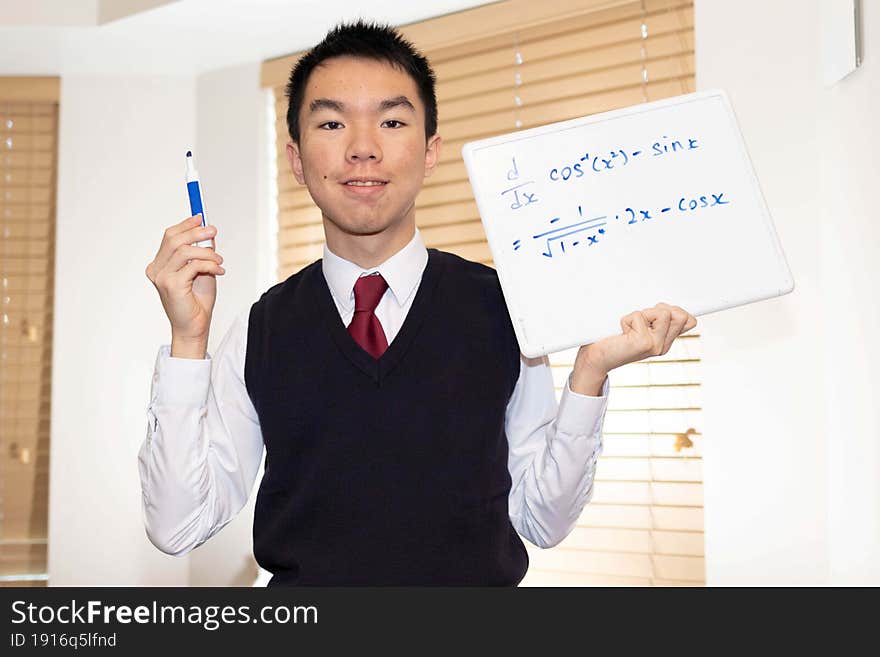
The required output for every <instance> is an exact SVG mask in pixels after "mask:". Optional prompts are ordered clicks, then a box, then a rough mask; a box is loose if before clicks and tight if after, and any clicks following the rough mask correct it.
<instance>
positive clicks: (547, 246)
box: [513, 192, 730, 258]
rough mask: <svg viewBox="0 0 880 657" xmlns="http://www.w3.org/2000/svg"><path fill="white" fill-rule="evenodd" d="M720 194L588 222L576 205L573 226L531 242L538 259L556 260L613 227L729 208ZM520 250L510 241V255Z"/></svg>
mask: <svg viewBox="0 0 880 657" xmlns="http://www.w3.org/2000/svg"><path fill="white" fill-rule="evenodd" d="M724 194H725V193H724V192H721V193H718V194H714V193H713V194H705V195H700V196H680V197H678V199H677V200H676V201H675V202H673V203H670V204H669V205H666V206H663V207H655V208H633V207H627V208H625V209H624V210H622V211H619V212H616V213H614V214H613V215H612V214H603V215H598V216H595V217H592V218H589V219H584V218H583V217H584V211H583V207H582V206H580V205H579V206H578V209H577V211H578V218H577V220H575V221H574V223H566V224H565V225H563V226H557V227H554V228H551V229H550V230H545V231H541V232H539V233H537V234H536V235H532V236H531V238H532V240H538V244H539V245H540V247H539V248H540V249H541V255H542V256H544V257H546V258H554V257H560V256H563V255H565V254H566V253H569V252H571V251H572V250H574V249H575V248H577V247H580V248H583V247H592V246H594V245H597V244H599V239H600V238H603V239H604V237H605V236H606V233H607V232H608V230H610V229H611V227H612V226H614V225H620V226H631V225H633V224H640V223H641V222H643V221H647V220H649V219H658V218H662V217H663V216H664V215H666V214H667V213H670V212H671V213H673V214H676V213H677V214H684V213H690V212H694V211H698V210H702V209H704V208H712V207H715V206H719V205H728V204H730V199H727V198H725V196H724ZM560 221H561V217H553V218H552V219H550V220H549V224H548V225H550V226H553V225H554V224H556V223H558V222H560ZM566 245H567V250H566ZM522 246H523V241H522V239H518V240H514V241H513V250H514V251H519V250H520V249H521V248H522Z"/></svg>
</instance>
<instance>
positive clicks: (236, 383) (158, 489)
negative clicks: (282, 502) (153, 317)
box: [138, 310, 263, 556]
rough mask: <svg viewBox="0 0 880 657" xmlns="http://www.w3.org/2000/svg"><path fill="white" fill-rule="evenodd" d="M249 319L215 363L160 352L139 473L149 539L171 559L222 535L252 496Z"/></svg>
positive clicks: (255, 435) (255, 428)
mask: <svg viewBox="0 0 880 657" xmlns="http://www.w3.org/2000/svg"><path fill="white" fill-rule="evenodd" d="M249 313H250V310H248V311H247V312H245V313H242V314H241V315H240V316H239V317H237V318H236V320H235V322H234V323H233V325H232V327H231V328H230V329H229V331H228V332H227V333H226V335H225V336H224V338H223V340H222V341H221V343H220V346H219V347H218V349H217V353H216V354H215V356H214V358H211V356H210V354H209V355H208V357H207V358H205V359H202V360H199V359H190V358H172V357H171V355H170V352H171V347H170V346H169V345H163V346H162V347H160V348H159V353H158V356H157V358H156V366H155V370H154V373H153V383H152V387H151V393H150V403H149V406H148V408H147V435H146V438H145V440H144V442H143V444H142V445H141V448H140V451H139V452H138V472H139V474H140V480H141V491H142V499H143V511H144V525H145V528H146V532H147V536H148V537H149V539H150V541H151V542H152V543H153V545H155V546H156V547H157V548H159V549H160V550H161V551H162V552H165V553H167V554H172V555H175V556H179V555H183V554H186V553H187V552H189V551H190V550H192V549H193V548H196V547H198V546H199V545H201V544H202V543H204V542H205V541H206V540H208V539H209V538H210V537H211V536H213V535H214V534H216V533H217V532H218V531H220V530H221V529H222V528H223V527H224V526H225V525H226V524H228V523H229V522H230V521H231V520H232V519H233V518H234V517H235V515H236V514H237V513H238V512H239V511H241V509H242V507H244V505H245V503H246V502H247V499H248V496H249V494H250V491H251V489H252V488H253V484H254V481H255V479H256V476H257V472H258V470H259V466H260V460H261V458H262V455H263V437H262V434H261V432H260V425H259V420H258V418H257V413H256V411H255V409H254V407H253V404H252V403H251V400H250V397H249V396H248V394H247V389H246V388H245V383H244V359H245V352H246V348H247V323H248V317H249Z"/></svg>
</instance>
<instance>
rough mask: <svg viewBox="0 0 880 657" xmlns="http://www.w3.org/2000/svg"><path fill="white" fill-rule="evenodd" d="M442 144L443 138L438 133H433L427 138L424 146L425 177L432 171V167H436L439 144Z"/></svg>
mask: <svg viewBox="0 0 880 657" xmlns="http://www.w3.org/2000/svg"><path fill="white" fill-rule="evenodd" d="M442 144H443V140H442V139H441V138H440V135H439V134H435V135H434V136H433V137H431V138H430V139H429V140H428V145H427V147H426V148H425V178H427V177H428V176H430V175H431V174H432V173H434V169H436V168H437V163H438V162H439V161H440V146H442Z"/></svg>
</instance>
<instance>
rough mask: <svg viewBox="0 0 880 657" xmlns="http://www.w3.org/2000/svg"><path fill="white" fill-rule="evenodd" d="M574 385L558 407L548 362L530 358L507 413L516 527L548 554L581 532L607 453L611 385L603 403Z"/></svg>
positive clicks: (605, 385)
mask: <svg viewBox="0 0 880 657" xmlns="http://www.w3.org/2000/svg"><path fill="white" fill-rule="evenodd" d="M570 379H571V375H569V377H568V378H567V379H566V383H565V388H564V390H563V392H562V398H561V400H560V402H559V404H558V405H557V402H556V395H555V392H554V389H553V376H552V373H551V370H550V364H549V362H548V360H547V358H546V357H543V358H525V357H524V356H523V357H521V361H520V377H519V380H518V381H517V384H516V388H515V389H514V392H513V395H512V396H511V398H510V401H509V402H508V405H507V414H506V418H505V428H506V431H507V440H508V444H509V449H510V453H509V458H508V469H509V470H510V477H511V480H512V484H511V489H510V498H509V513H510V520H511V523H512V524H513V526H514V528H515V529H516V530H517V531H518V532H519V533H520V535H521V536H523V537H524V538H526V539H527V540H529V541H530V542H532V543H534V544H535V545H537V546H538V547H542V548H549V547H553V546H554V545H557V544H558V543H560V542H561V541H562V540H563V539H564V538H565V537H566V536H568V534H569V533H571V530H572V529H574V526H575V524H576V523H577V520H578V518H579V517H580V515H581V512H582V511H583V509H584V506H585V505H586V504H587V502H588V501H589V500H590V498H591V497H592V495H593V477H594V475H595V472H596V462H597V460H598V458H599V455H600V454H601V453H602V425H603V422H604V419H605V410H606V408H607V405H608V389H609V382H608V378H607V377H606V379H605V381H604V383H603V384H602V393H601V395H600V396H599V397H592V396H589V395H581V394H578V393H576V392H573V391H572V390H571V387H570Z"/></svg>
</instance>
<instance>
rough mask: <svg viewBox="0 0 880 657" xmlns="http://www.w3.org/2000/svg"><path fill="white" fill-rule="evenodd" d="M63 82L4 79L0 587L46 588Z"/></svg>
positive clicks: (0, 82) (0, 119)
mask: <svg viewBox="0 0 880 657" xmlns="http://www.w3.org/2000/svg"><path fill="white" fill-rule="evenodd" d="M58 86H59V85H58V79H57V78H0V245H2V257H0V585H7V586H9V585H11V586H28V585H36V586H41V585H45V583H46V580H47V568H46V552H47V543H46V540H47V525H48V499H49V403H50V393H51V382H52V378H51V375H52V371H51V365H52V308H53V301H52V299H53V287H54V286H53V280H54V261H55V171H56V144H57V126H58Z"/></svg>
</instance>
